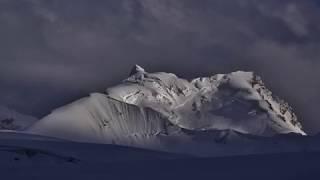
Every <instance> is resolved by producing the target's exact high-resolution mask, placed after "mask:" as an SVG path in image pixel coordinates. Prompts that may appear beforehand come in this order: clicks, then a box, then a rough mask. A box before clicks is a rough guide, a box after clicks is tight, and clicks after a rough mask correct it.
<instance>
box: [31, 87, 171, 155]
mask: <svg viewBox="0 0 320 180" xmlns="http://www.w3.org/2000/svg"><path fill="white" fill-rule="evenodd" d="M167 124H168V121H166V120H164V119H163V118H162V117H161V114H159V113H157V112H154V111H153V110H151V109H148V108H142V107H137V106H134V105H130V104H126V103H123V102H119V101H117V100H114V99H111V98H109V97H107V96H106V95H104V94H99V93H94V94H91V95H90V97H86V98H83V99H80V100H78V101H76V102H74V103H72V104H70V105H67V106H65V107H62V108H60V109H57V110H55V111H54V112H52V113H51V114H50V115H49V116H47V117H45V118H44V119H42V120H41V121H39V122H38V123H36V124H35V125H34V126H33V127H32V128H31V129H30V131H29V132H32V133H35V134H42V135H46V136H51V137H58V138H63V139H70V140H75V141H82V142H96V143H107V144H120V145H128V146H136V147H144V148H152V147H154V146H155V144H157V143H158V142H157V140H156V139H155V137H156V136H157V135H159V134H166V132H167V131H168V129H167V127H168V125H167ZM152 149H153V148H152Z"/></svg>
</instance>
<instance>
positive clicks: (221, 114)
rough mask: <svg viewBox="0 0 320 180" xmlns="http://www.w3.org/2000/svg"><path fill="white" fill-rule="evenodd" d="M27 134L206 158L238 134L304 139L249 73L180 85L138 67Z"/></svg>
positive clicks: (167, 76)
mask: <svg viewBox="0 0 320 180" xmlns="http://www.w3.org/2000/svg"><path fill="white" fill-rule="evenodd" d="M29 132H31V133H34V134H41V135H46V136H52V137H58V138H62V139H69V140H74V141H82V142H96V143H107V144H118V145H126V146H134V147H141V148H148V149H156V150H165V151H173V152H190V151H193V150H194V147H198V149H197V150H194V151H195V152H196V154H197V153H198V152H199V151H200V150H199V149H204V150H207V151H208V150H210V152H209V153H211V152H213V151H211V150H212V147H215V146H214V144H215V143H217V142H221V141H225V140H226V139H229V140H232V141H238V140H239V139H241V141H243V138H242V136H239V134H250V135H257V136H273V135H276V134H286V133H296V134H301V135H304V134H305V133H304V132H303V130H302V129H301V125H300V123H299V122H298V120H297V117H296V116H295V114H294V113H293V112H292V110H291V108H290V106H289V105H288V104H286V103H285V102H283V101H282V100H280V99H278V98H274V97H272V94H271V92H270V91H269V90H267V89H266V87H265V86H264V85H263V83H262V81H261V79H260V78H259V77H258V76H256V75H254V74H253V73H251V72H241V71H238V72H234V73H231V74H218V75H214V76H212V77H203V78H197V79H194V80H192V81H187V80H184V79H181V78H179V77H177V76H176V75H174V74H171V73H164V72H159V73H147V72H146V71H145V70H144V69H143V68H141V67H139V66H136V67H135V68H134V69H133V70H132V72H131V74H130V77H129V78H128V79H126V80H124V81H123V83H122V84H119V85H117V86H115V87H111V88H108V89H107V92H106V94H101V93H93V94H91V95H90V96H89V97H86V98H83V99H80V100H78V101H76V102H74V103H72V104H69V105H67V106H64V107H61V108H59V109H57V110H55V111H53V112H52V113H51V114H50V115H48V116H47V117H45V118H43V119H42V120H40V122H38V123H36V124H35V125H34V126H33V127H32V128H31V129H30V130H29ZM210 148H211V149H210ZM215 148H216V147H215ZM215 148H213V149H215Z"/></svg>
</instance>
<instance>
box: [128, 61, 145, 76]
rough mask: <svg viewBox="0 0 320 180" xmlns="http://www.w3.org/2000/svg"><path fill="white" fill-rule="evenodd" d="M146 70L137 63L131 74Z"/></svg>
mask: <svg viewBox="0 0 320 180" xmlns="http://www.w3.org/2000/svg"><path fill="white" fill-rule="evenodd" d="M145 72H146V71H145V70H144V69H143V68H142V67H141V66H139V65H138V64H136V65H134V66H133V67H132V68H131V72H130V76H132V75H134V74H137V73H145Z"/></svg>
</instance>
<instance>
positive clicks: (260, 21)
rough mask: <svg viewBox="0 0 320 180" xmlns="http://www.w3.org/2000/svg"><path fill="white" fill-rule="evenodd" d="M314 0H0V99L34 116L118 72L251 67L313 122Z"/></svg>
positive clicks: (311, 125) (317, 14)
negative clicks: (135, 69)
mask: <svg viewBox="0 0 320 180" xmlns="http://www.w3.org/2000/svg"><path fill="white" fill-rule="evenodd" d="M319 22H320V9H319V6H318V2H317V1H313V0H305V1H302V0H281V1H279V0H232V1H231V0H230V1H226V0H201V1H198V0H183V1H182V0H108V1H101V0H68V1H61V0H50V1H42V0H0V40H1V41H0V94H1V95H0V102H1V104H4V105H7V106H9V107H12V108H15V109H17V110H19V111H22V112H24V113H30V114H33V115H36V116H43V115H45V114H46V113H48V112H50V110H52V109H53V108H56V107H58V106H60V105H63V104H65V103H67V102H70V101H71V100H75V99H77V98H78V97H81V96H84V95H86V94H87V93H89V92H93V91H103V90H104V89H105V88H107V87H108V86H110V85H113V84H116V83H118V82H120V81H121V80H122V79H124V78H126V76H127V75H128V73H129V72H130V69H131V66H133V65H134V64H140V65H141V66H143V67H145V69H146V70H148V71H150V72H151V71H167V72H173V73H176V74H178V75H179V76H182V77H185V78H193V77H196V76H205V75H212V74H216V73H228V72H231V71H234V70H239V69H240V70H249V71H255V72H256V73H257V74H259V75H261V76H262V78H263V79H264V81H265V82H266V84H267V85H268V87H269V88H270V89H271V90H272V91H273V92H274V93H275V94H277V95H279V96H280V97H282V98H284V99H285V100H287V101H288V102H289V103H290V104H291V105H292V106H293V107H294V109H295V111H296V112H297V114H298V115H299V117H300V119H301V121H302V123H303V125H304V126H305V128H306V130H307V131H309V132H318V131H320V121H319V120H318V117H319V115H320V112H319V111H318V107H319V105H320V95H319V90H320V80H319V77H320V62H319V58H320V35H319V34H320V24H319Z"/></svg>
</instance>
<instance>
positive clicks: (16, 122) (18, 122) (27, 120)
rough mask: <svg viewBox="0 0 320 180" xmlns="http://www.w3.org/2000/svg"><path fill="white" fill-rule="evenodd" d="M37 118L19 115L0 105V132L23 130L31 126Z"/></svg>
mask: <svg viewBox="0 0 320 180" xmlns="http://www.w3.org/2000/svg"><path fill="white" fill-rule="evenodd" d="M36 121H38V119H37V118H35V117H32V116H29V115H25V114H21V113H19V112H17V111H15V110H12V109H9V108H7V107H5V106H1V105H0V130H24V129H26V128H28V127H30V126H31V125H33V124H34V123H35V122H36Z"/></svg>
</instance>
